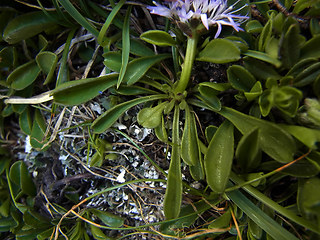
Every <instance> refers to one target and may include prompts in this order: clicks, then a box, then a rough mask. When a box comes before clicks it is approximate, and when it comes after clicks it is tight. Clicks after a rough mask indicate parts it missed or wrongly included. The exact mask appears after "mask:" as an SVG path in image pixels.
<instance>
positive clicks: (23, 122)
mask: <svg viewBox="0 0 320 240" xmlns="http://www.w3.org/2000/svg"><path fill="white" fill-rule="evenodd" d="M19 126H20V129H21V130H22V131H23V132H24V133H25V134H27V135H31V129H32V117H31V113H30V108H29V107H28V108H26V109H25V110H24V111H23V112H22V113H21V114H20V115H19Z"/></svg>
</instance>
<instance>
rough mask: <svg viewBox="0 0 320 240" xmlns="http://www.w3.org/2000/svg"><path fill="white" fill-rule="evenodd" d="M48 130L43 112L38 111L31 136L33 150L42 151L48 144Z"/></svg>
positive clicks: (36, 111)
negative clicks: (46, 136) (46, 133)
mask: <svg viewBox="0 0 320 240" xmlns="http://www.w3.org/2000/svg"><path fill="white" fill-rule="evenodd" d="M46 128H47V127H46V123H45V121H44V119H43V116H42V114H41V112H40V111H39V110H38V109H36V110H35V114H34V120H33V126H32V130H31V136H30V144H31V146H32V147H33V148H36V149H41V148H42V147H43V145H44V144H45V143H46V141H45V140H46V139H45V132H46Z"/></svg>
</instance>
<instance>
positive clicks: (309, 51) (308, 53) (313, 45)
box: [300, 34, 320, 59]
mask: <svg viewBox="0 0 320 240" xmlns="http://www.w3.org/2000/svg"><path fill="white" fill-rule="evenodd" d="M319 41H320V35H319V34H318V35H316V36H314V37H313V38H311V39H310V40H309V41H307V42H306V43H305V44H304V45H303V46H302V48H301V56H300V59H306V58H320V45H319Z"/></svg>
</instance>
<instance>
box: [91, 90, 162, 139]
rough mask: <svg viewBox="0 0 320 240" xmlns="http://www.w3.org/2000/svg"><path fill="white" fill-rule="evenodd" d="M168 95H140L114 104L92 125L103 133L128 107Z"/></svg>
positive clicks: (98, 131)
mask: <svg viewBox="0 0 320 240" xmlns="http://www.w3.org/2000/svg"><path fill="white" fill-rule="evenodd" d="M165 97H167V96H166V95H162V94H159V95H151V96H146V97H140V98H136V99H133V100H130V101H128V102H124V103H121V104H118V105H116V106H114V107H113V108H111V109H109V110H108V111H106V112H104V113H103V114H102V115H101V116H100V117H98V118H97V119H96V120H95V121H94V122H93V123H92V125H91V127H92V129H93V131H94V132H95V133H102V132H104V131H106V130H107V129H108V128H109V127H111V126H112V124H114V122H115V121H117V119H118V118H119V117H120V116H121V115H122V114H123V113H124V112H125V111H127V110H128V109H130V108H132V107H133V106H135V105H138V104H140V103H144V102H148V101H154V100H159V99H163V98H165Z"/></svg>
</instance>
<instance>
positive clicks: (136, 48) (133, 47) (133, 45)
mask: <svg viewBox="0 0 320 240" xmlns="http://www.w3.org/2000/svg"><path fill="white" fill-rule="evenodd" d="M117 5H118V4H117ZM116 46H117V48H119V49H122V42H118V43H117V44H116ZM130 53H131V54H133V55H136V56H140V57H147V56H154V55H155V53H154V52H153V50H151V49H150V48H149V47H147V46H146V45H145V44H144V43H143V42H142V41H141V40H138V39H130Z"/></svg>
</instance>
